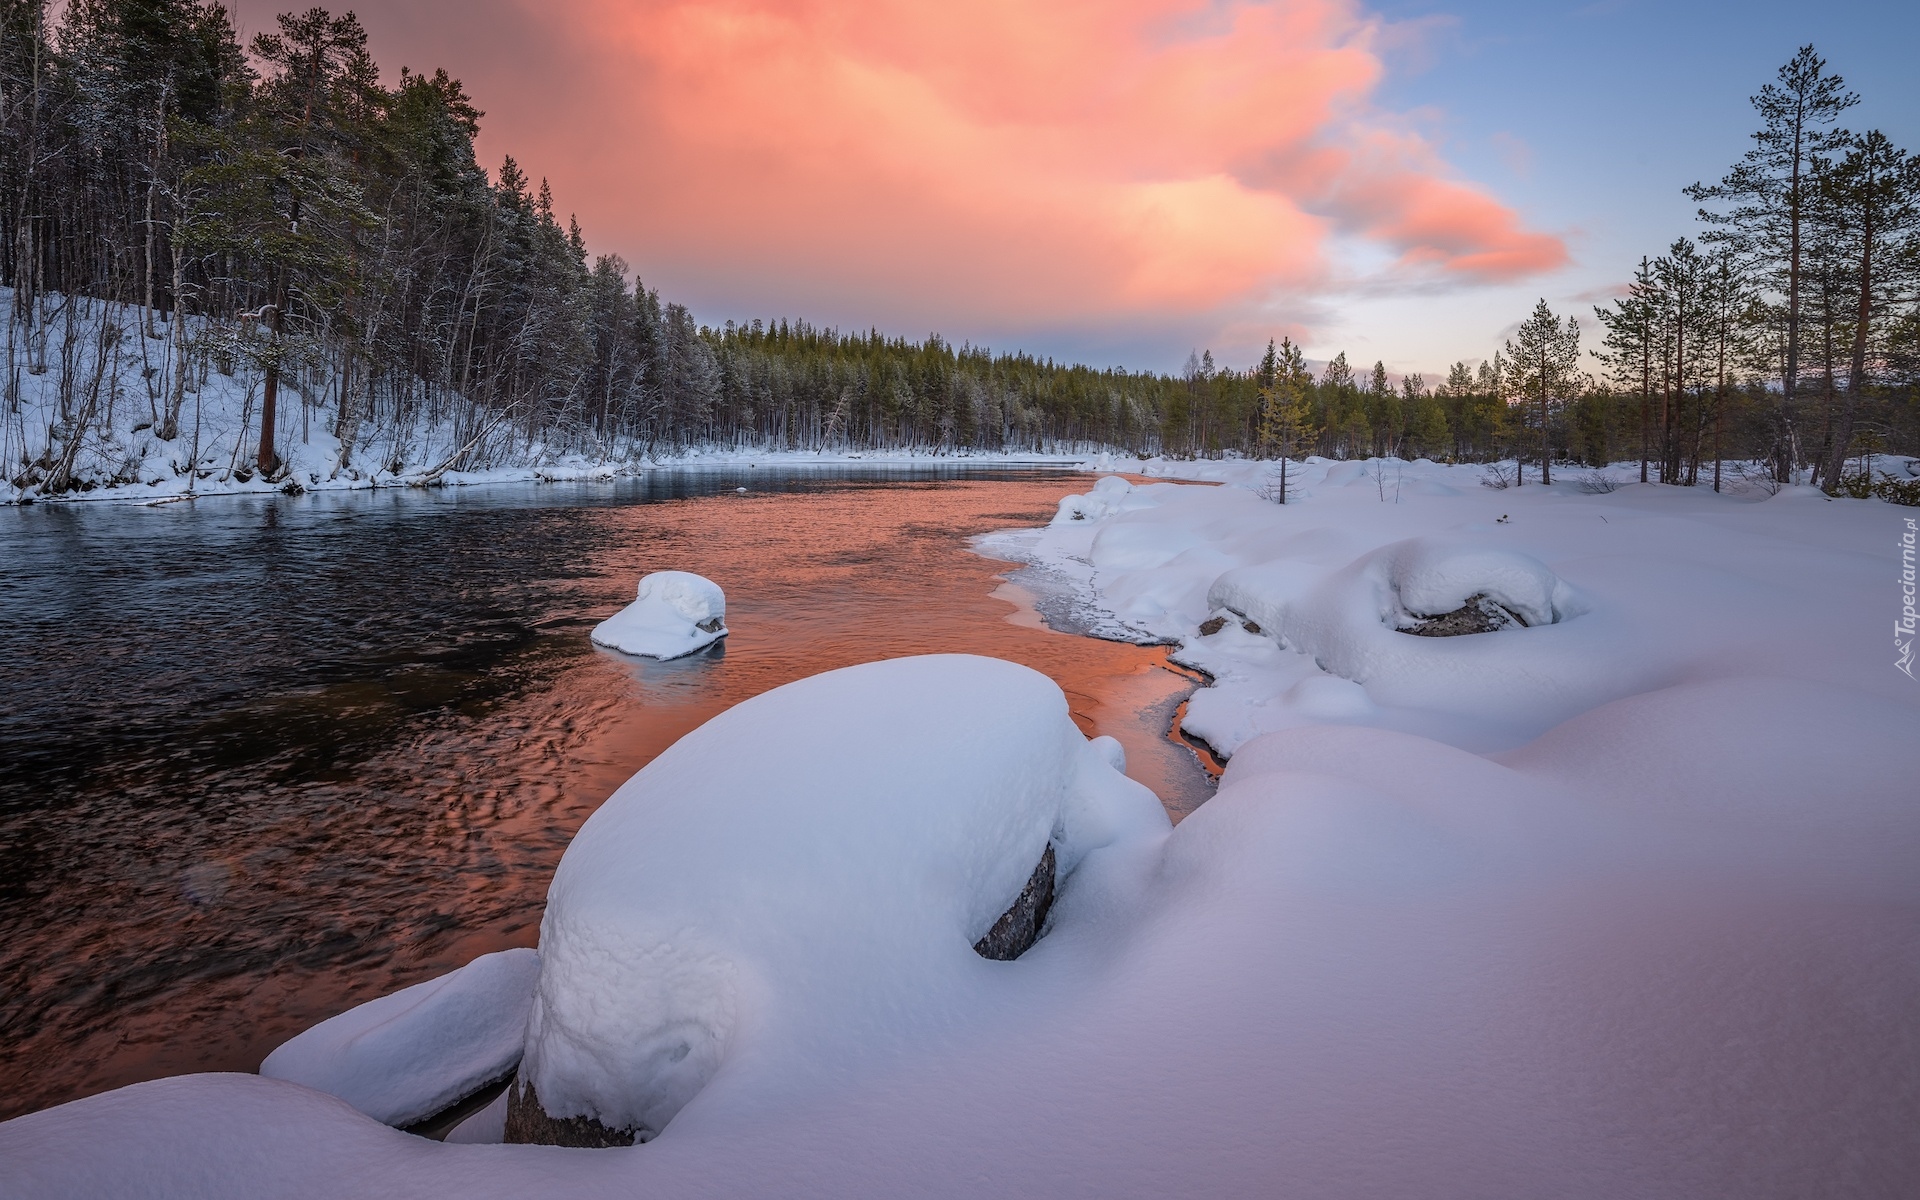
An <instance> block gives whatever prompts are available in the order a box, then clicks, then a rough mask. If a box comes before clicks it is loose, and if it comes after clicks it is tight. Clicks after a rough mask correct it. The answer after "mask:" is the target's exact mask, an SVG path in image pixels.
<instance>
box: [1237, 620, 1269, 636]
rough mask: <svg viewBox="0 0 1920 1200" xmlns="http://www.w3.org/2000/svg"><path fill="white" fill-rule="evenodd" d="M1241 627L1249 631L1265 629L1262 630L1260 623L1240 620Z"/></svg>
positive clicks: (1256, 631) (1257, 631)
mask: <svg viewBox="0 0 1920 1200" xmlns="http://www.w3.org/2000/svg"><path fill="white" fill-rule="evenodd" d="M1240 628H1242V629H1244V630H1246V631H1247V632H1248V633H1261V632H1263V631H1262V630H1261V628H1260V626H1258V625H1256V624H1254V623H1253V622H1252V621H1242V622H1240Z"/></svg>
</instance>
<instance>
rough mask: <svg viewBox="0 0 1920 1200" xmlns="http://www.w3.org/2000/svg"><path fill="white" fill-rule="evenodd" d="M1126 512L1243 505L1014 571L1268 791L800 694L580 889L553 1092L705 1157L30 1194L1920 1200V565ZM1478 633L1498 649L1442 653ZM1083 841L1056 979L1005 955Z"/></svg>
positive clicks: (1189, 497) (880, 706)
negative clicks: (1118, 769)
mask: <svg viewBox="0 0 1920 1200" xmlns="http://www.w3.org/2000/svg"><path fill="white" fill-rule="evenodd" d="M1109 465H1112V466H1124V467H1129V468H1132V469H1144V470H1146V471H1148V472H1149V473H1156V474H1167V473H1173V472H1180V471H1188V472H1194V473H1206V474H1209V475H1211V476H1212V477H1213V478H1214V479H1215V480H1216V481H1217V482H1220V483H1223V484H1224V485H1225V486H1217V487H1186V486H1178V485H1172V484H1151V485H1146V486H1139V487H1135V486H1131V485H1128V484H1126V483H1125V482H1124V481H1121V480H1112V481H1102V482H1100V483H1099V484H1097V485H1096V486H1095V487H1094V488H1092V489H1091V491H1090V492H1089V493H1088V494H1087V495H1085V496H1082V497H1075V498H1070V499H1069V500H1068V501H1066V502H1064V503H1063V504H1062V506H1061V512H1060V515H1059V517H1058V518H1057V519H1056V520H1055V522H1054V523H1053V524H1052V525H1050V526H1049V527H1047V529H1045V530H1043V531H1025V532H1020V533H1011V534H1005V535H998V536H996V537H994V538H992V539H990V540H989V542H988V543H987V545H986V546H985V547H983V548H987V549H991V550H992V551H993V552H994V553H996V554H1008V553H1013V554H1017V555H1019V556H1021V557H1022V558H1024V559H1025V560H1027V561H1030V562H1033V563H1035V564H1036V566H1035V568H1034V572H1035V575H1036V578H1037V582H1038V583H1039V584H1040V585H1042V586H1047V587H1052V588H1054V589H1055V590H1056V592H1057V594H1058V595H1059V596H1061V597H1063V598H1064V600H1063V603H1065V604H1067V605H1068V606H1070V607H1071V608H1073V609H1074V610H1075V611H1077V613H1078V614H1079V616H1080V617H1081V618H1082V619H1083V620H1085V622H1086V623H1087V624H1089V625H1092V626H1096V627H1098V630H1099V631H1100V632H1102V633H1105V634H1108V635H1111V636H1131V637H1139V638H1149V637H1150V638H1156V639H1164V640H1169V641H1175V642H1178V643H1180V650H1179V651H1178V654H1179V657H1180V658H1181V659H1182V660H1183V661H1189V662H1192V663H1194V664H1197V665H1199V666H1202V667H1204V668H1205V669H1206V670H1207V671H1209V672H1211V673H1212V674H1213V675H1214V676H1215V677H1216V679H1217V681H1218V682H1217V685H1216V686H1214V687H1212V688H1209V689H1205V690H1203V691H1201V692H1200V693H1199V694H1198V695H1197V696H1196V697H1195V700H1194V701H1193V703H1192V704H1191V705H1190V706H1189V716H1188V722H1189V725H1190V726H1191V727H1193V728H1194V729H1195V730H1196V731H1197V732H1200V733H1201V734H1202V735H1203V736H1205V737H1207V738H1208V740H1209V741H1212V742H1213V743H1214V744H1215V745H1216V746H1218V747H1219V748H1220V749H1221V750H1222V751H1223V752H1226V753H1230V754H1231V755H1232V760H1231V762H1230V764H1229V766H1228V769H1227V772H1226V775H1225V777H1224V778H1223V780H1222V781H1221V784H1220V788H1219V791H1218V793H1217V795H1216V796H1215V797H1214V798H1213V799H1212V800H1210V801H1208V802H1207V803H1206V804H1205V805H1203V806H1202V807H1201V808H1200V809H1199V810H1197V811H1196V812H1195V813H1193V814H1192V815H1191V816H1189V817H1187V818H1186V819H1185V820H1184V821H1182V822H1181V824H1180V825H1179V826H1177V827H1169V826H1168V825H1167V823H1166V822H1165V820H1164V818H1161V817H1160V816H1159V814H1158V812H1157V810H1155V809H1154V808H1153V807H1152V806H1151V805H1150V804H1148V803H1146V798H1145V797H1144V796H1143V795H1141V794H1140V793H1139V792H1138V791H1137V788H1135V787H1134V785H1129V784H1127V783H1126V782H1125V781H1124V780H1122V779H1121V778H1120V776H1119V775H1117V774H1116V773H1114V771H1113V770H1112V764H1113V762H1114V759H1115V754H1114V750H1115V748H1114V747H1112V746H1108V745H1104V744H1101V743H1087V742H1085V741H1084V740H1082V739H1081V738H1080V737H1079V735H1078V734H1077V733H1076V732H1075V731H1074V730H1073V728H1072V726H1071V724H1070V722H1068V721H1067V719H1066V704H1065V699H1064V697H1062V696H1061V695H1060V693H1059V692H1058V690H1057V689H1056V688H1054V687H1053V685H1052V684H1051V683H1049V682H1048V681H1046V680H1045V679H1044V678H1041V677H1039V676H1035V675H1033V673H1031V672H1028V671H1026V670H1025V669H1024V668H1018V667H1013V666H1011V665H1008V664H1001V663H993V662H990V661H987V660H980V659H974V658H964V657H963V658H940V659H910V660H902V661H898V662H893V663H886V664H880V665H878V666H869V667H861V668H853V669H850V670H847V671H842V672H836V673H833V674H831V675H828V676H822V677H818V678H816V679H812V680H804V681H801V682H800V683H797V684H793V685H789V687H787V688H783V689H779V690H778V691H775V692H772V693H768V694H767V695H766V696H762V697H760V698H758V699H756V700H753V701H749V702H748V703H747V704H744V705H742V706H740V707H739V708H737V709H735V710H733V711H731V712H729V713H727V714H724V715H723V716H721V717H719V718H716V719H715V720H714V721H713V722H711V723H709V724H708V725H707V726H704V727H703V728H702V729H701V730H699V731H697V732H696V733H694V734H692V735H690V736H689V737H688V738H687V739H685V740H684V741H683V742H681V743H680V744H679V745H678V746H676V747H675V748H674V750H672V751H670V752H669V753H668V754H667V755H664V756H662V757H661V758H660V759H659V760H658V761H656V763H654V764H653V765H652V766H649V767H648V768H647V769H646V770H645V771H643V772H642V773H641V774H640V775H639V776H636V777H635V779H634V780H632V781H631V782H630V783H628V784H627V785H626V787H624V788H622V789H621V791H620V792H619V793H618V794H617V795H616V797H615V798H614V799H613V800H612V801H610V802H609V804H608V805H607V806H606V807H605V808H604V809H602V810H601V812H600V814H598V815H596V816H595V817H594V818H593V819H592V820H590V821H589V822H588V824H587V825H586V826H585V827H584V828H583V830H582V832H581V835H580V837H579V839H578V840H577V841H576V843H575V845H574V847H573V848H572V849H570V850H569V852H568V855H567V858H566V859H565V860H564V861H563V863H562V865H561V868H560V870H559V873H558V875H557V877H556V881H555V885H554V889H553V892H552V894H551V899H550V908H549V912H548V916H547V922H546V924H545V925H544V926H543V936H542V946H541V960H540V979H539V984H538V989H537V996H538V999H537V1000H536V1001H535V1011H534V1016H533V1017H532V1019H531V1021H530V1029H531V1030H532V1037H531V1040H530V1041H529V1043H528V1050H529V1054H530V1058H529V1060H528V1061H527V1062H526V1063H523V1066H522V1070H523V1074H524V1075H527V1076H528V1077H531V1078H533V1079H535V1080H536V1081H537V1084H536V1086H537V1087H538V1088H539V1090H540V1091H541V1093H542V1095H543V1097H545V1096H547V1095H549V1094H550V1095H551V1096H552V1097H553V1103H554V1104H555V1105H556V1106H558V1107H559V1108H560V1109H563V1110H565V1111H564V1112H563V1113H560V1114H557V1115H566V1114H568V1113H584V1114H590V1115H592V1114H597V1115H599V1116H602V1117H605V1118H607V1119H608V1120H610V1121H612V1122H614V1123H622V1122H636V1123H639V1124H641V1125H643V1126H644V1125H646V1124H647V1122H649V1121H654V1122H658V1123H660V1124H664V1126H665V1127H664V1130H663V1131H662V1132H660V1133H659V1136H658V1137H655V1138H653V1139H652V1140H651V1141H648V1142H646V1144H644V1145H636V1146H633V1147H629V1148H622V1149H603V1150H565V1149H558V1148H553V1147H532V1146H512V1145H489V1144H472V1143H473V1141H474V1139H480V1140H482V1141H484V1140H486V1139H488V1138H491V1137H497V1136H498V1132H497V1123H498V1122H499V1121H500V1120H501V1119H502V1118H501V1116H500V1113H499V1112H493V1113H491V1114H484V1113H483V1114H482V1117H478V1118H475V1119H474V1120H473V1121H472V1122H470V1123H469V1127H463V1129H462V1130H461V1131H460V1132H461V1136H458V1137H456V1138H455V1139H454V1141H453V1143H452V1144H441V1143H435V1142H430V1141H426V1140H424V1139H420V1138H416V1137H412V1136H410V1135H407V1134H404V1133H401V1132H399V1131H397V1130H394V1129H390V1128H387V1127H385V1126H383V1125H381V1124H379V1123H378V1122H377V1121H375V1120H373V1119H372V1118H371V1117H368V1116H366V1115H363V1114H362V1113H361V1112H358V1111H356V1110H355V1109H354V1108H353V1107H351V1106H350V1105H349V1104H348V1103H347V1102H345V1101H344V1100H341V1099H337V1098H335V1097H333V1096H329V1095H326V1094H323V1093H321V1092H319V1091H315V1090H312V1089H309V1088H306V1087H302V1086H299V1085H296V1084H293V1083H288V1082H285V1081H282V1080H275V1079H264V1078H260V1077H256V1076H246V1075H200V1076H186V1077H181V1078H176V1079H168V1080H160V1081H156V1082H152V1083H146V1084H140V1085H136V1086H134V1087H130V1088H124V1089H121V1090H119V1091H116V1092H112V1093H108V1094H106V1095H102V1096H97V1097H93V1098H90V1099H87V1100H82V1101H78V1102H76V1103H73V1104H69V1105H65V1106H62V1107H59V1108H55V1109H50V1110H47V1111H45V1112H40V1113H35V1114H30V1115H28V1116H25V1117H21V1118H18V1119H16V1120H13V1121H10V1122H7V1123H5V1124H0V1163H4V1164H5V1167H6V1170H5V1171H4V1172H0V1194H6V1195H9V1196H11V1195H20V1196H76V1197H78V1196H89V1197H92V1196H121V1195H151V1196H208V1197H226V1196H338V1195H362V1194H364V1195H409V1196H432V1195H446V1196H460V1197H469V1198H471V1197H486V1196H501V1197H514V1198H516V1200H523V1198H525V1197H531V1196H546V1195H555V1196H559V1195H566V1196H602V1195H605V1196H614V1195H648V1196H660V1197H674V1196H730V1197H736V1196H772V1195H779V1196H823V1197H825V1196H833V1197H845V1196H876V1197H878V1196H889V1197H890V1196H901V1195H938V1196H947V1195H951V1196H980V1195H1007V1194H1019V1195H1029V1194H1033V1195H1063V1196H1088V1197H1095V1196H1098V1197H1107V1196H1156V1197H1158V1196H1195V1197H1202V1196H1204V1197H1215V1196H1248V1197H1255V1196H1258V1197H1273V1196H1300V1197H1333V1196H1355V1197H1380V1196H1408V1197H1422V1198H1427V1197H1538V1196H1579V1197H1586V1196H1591V1197H1607V1198H1612V1197H1619V1196H1635V1197H1676V1198H1678V1197H1776V1196H1777V1197H1807V1196H1834V1197H1842V1196H1845V1197H1883V1196H1884V1197H1898V1196H1910V1195H1913V1194H1915V1193H1916V1192H1917V1191H1920V1139H1916V1138H1915V1137H1914V1136H1913V1131H1914V1130H1915V1129H1916V1128H1920V870H1916V869H1915V866H1916V863H1920V804H1917V803H1916V801H1915V788H1914V769H1915V768H1914V766H1913V763H1912V756H1911V747H1912V745H1913V744H1914V739H1915V734H1916V732H1920V690H1917V685H1916V684H1915V683H1914V682H1913V681H1912V680H1911V679H1910V678H1909V677H1908V676H1906V675H1905V674H1903V673H1902V672H1901V671H1900V670H1899V669H1897V668H1896V666H1895V648H1894V646H1893V644H1892V642H1893V640H1894V639H1890V638H1889V637H1888V633H1889V632H1890V629H1889V627H1890V626H1894V625H1897V624H1898V622H1900V620H1901V619H1902V611H1901V610H1902V605H1903V604H1909V605H1910V604H1911V592H1908V593H1906V597H1907V598H1906V599H1904V600H1903V593H1902V586H1903V585H1902V571H1903V562H1902V549H1903V547H1902V538H1903V537H1906V536H1909V535H1910V532H1911V531H1912V530H1913V528H1914V526H1913V524H1912V521H1913V518H1914V517H1916V516H1920V513H1916V512H1915V511H1914V510H1911V509H1903V508H1898V507H1895V506H1891V505H1888V504H1885V503H1882V502H1880V501H1853V500H1838V501H1835V500H1828V499H1827V498H1825V497H1824V496H1821V495H1819V494H1817V493H1812V492H1809V491H1807V490H1804V489H1793V488H1790V489H1787V490H1784V491H1782V492H1780V493H1779V494H1777V495H1769V494H1768V493H1767V492H1765V491H1761V490H1755V491H1749V492H1743V493H1738V494H1732V495H1725V496H1715V495H1713V494H1712V493H1710V492H1708V491H1706V490H1705V489H1679V488H1664V487H1660V486H1658V485H1654V486H1641V485H1637V484H1629V485H1626V486H1621V487H1618V488H1617V489H1615V490H1612V491H1605V490H1601V489H1600V488H1599V487H1598V486H1590V487H1584V488H1583V487H1582V486H1581V483H1579V482H1565V483H1557V484H1556V485H1555V486H1553V487H1551V488H1546V487H1540V486H1538V485H1537V484H1535V483H1532V482H1529V483H1527V484H1526V485H1525V486H1523V487H1521V488H1519V489H1513V488H1508V489H1505V490H1492V489H1488V488H1485V487H1482V486H1480V478H1481V474H1482V472H1481V470H1480V469H1479V468H1466V467H1440V466H1435V465H1432V464H1425V463H1412V464H1401V463H1391V462H1390V463H1386V464H1379V463H1349V464H1330V463H1321V462H1316V463H1309V464H1306V465H1304V466H1299V467H1296V471H1297V472H1298V478H1297V483H1298V484H1299V488H1298V490H1297V491H1296V492H1295V493H1294V495H1293V497H1292V500H1293V502H1292V503H1289V504H1288V505H1286V506H1284V507H1282V506H1279V505H1276V504H1274V503H1272V502H1271V501H1270V500H1269V499H1265V498H1263V497H1262V495H1261V494H1260V492H1262V491H1266V493H1267V494H1268V495H1272V494H1273V493H1272V490H1271V488H1270V486H1269V485H1268V474H1267V472H1268V468H1266V467H1264V466H1261V465H1257V464H1245V463H1224V464H1221V463H1215V464H1140V463H1124V464H1123V463H1112V464H1109ZM1912 544H1913V543H1912V541H1908V542H1907V543H1906V546H1907V547H1911V546H1912ZM1911 561H1912V560H1911V558H1908V559H1907V560H1906V565H1905V568H1904V569H1906V570H1908V571H1909V572H1910V571H1911ZM1911 578H1912V576H1911V574H1908V576H1907V579H1908V580H1911ZM1469 601H1471V602H1472V603H1468V602H1469ZM1449 605H1454V606H1456V607H1457V608H1470V609H1474V610H1475V611H1476V612H1478V613H1479V614H1480V615H1481V616H1482V617H1485V618H1486V620H1487V623H1488V624H1489V625H1493V626H1503V627H1500V628H1495V629H1493V630H1492V631H1491V632H1484V633H1472V634H1467V635H1464V636H1458V637H1425V636H1416V635H1415V634H1414V633H1412V632H1409V631H1410V630H1413V629H1416V628H1420V627H1421V626H1422V624H1423V622H1426V621H1428V620H1430V619H1432V618H1435V617H1440V616H1443V615H1444V612H1443V611H1440V610H1446V611H1452V610H1447V609H1446V606H1449ZM1489 605H1490V606H1492V607H1491V608H1490V609H1488V608H1486V607H1485V606H1489ZM1249 625H1251V626H1254V627H1256V628H1257V632H1256V631H1255V630H1252V629H1249V628H1248V626H1249ZM1043 842H1046V843H1051V844H1053V845H1054V846H1055V847H1056V849H1057V851H1058V852H1059V855H1060V857H1059V859H1058V864H1059V865H1058V868H1057V871H1058V873H1057V876H1056V878H1057V880H1058V885H1059V894H1058V899H1057V900H1056V902H1055V904H1054V907H1053V910H1052V916H1051V918H1050V921H1049V925H1048V928H1047V932H1046V935H1045V936H1044V937H1043V938H1041V940H1040V941H1039V942H1038V943H1037V944H1036V945H1034V946H1033V948H1032V949H1031V950H1029V951H1028V952H1027V953H1026V954H1024V955H1023V956H1022V957H1020V958H1019V959H1017V960H1016V961H1011V962H990V961H987V960H985V959H982V958H980V957H978V956H977V955H974V954H973V953H972V952H971V950H970V949H969V942H970V941H971V940H972V939H973V938H975V937H976V936H978V935H979V933H980V931H981V927H982V925H983V923H984V922H987V921H989V920H991V919H992V916H993V914H994V913H995V912H997V911H999V910H1000V909H1001V908H1003V907H1004V906H1005V904H1006V902H1007V901H1008V900H1009V899H1010V898H1011V896H1012V893H1013V892H1014V891H1015V890H1017V889H1018V887H1019V881H1020V880H1021V879H1023V878H1025V877H1026V874H1027V872H1028V871H1030V870H1031V869H1032V866H1033V863H1032V858H1033V855H1034V854H1035V852H1036V851H1037V850H1038V849H1039V848H1040V846H1041V845H1042V843H1043ZM348 1024H350V1025H352V1026H353V1027H354V1028H359V1027H360V1023H356V1022H349V1023H348ZM323 1028H324V1027H323ZM482 1118H485V1119H482Z"/></svg>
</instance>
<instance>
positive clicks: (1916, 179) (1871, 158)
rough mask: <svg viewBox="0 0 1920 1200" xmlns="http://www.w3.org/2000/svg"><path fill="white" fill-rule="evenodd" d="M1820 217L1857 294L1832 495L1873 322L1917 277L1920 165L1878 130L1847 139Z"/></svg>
mask: <svg viewBox="0 0 1920 1200" xmlns="http://www.w3.org/2000/svg"><path fill="white" fill-rule="evenodd" d="M1819 213H1820V220H1821V222H1822V223H1823V224H1824V225H1826V226H1827V227H1828V229H1829V230H1830V231H1831V233H1832V235H1833V237H1834V239H1835V240H1836V241H1837V242H1838V243H1839V249H1840V251H1841V253H1842V255H1843V256H1844V260H1845V262H1846V264H1847V266H1848V267H1850V268H1851V269H1850V271H1849V274H1850V275H1851V276H1852V278H1851V279H1850V280H1849V281H1848V283H1849V286H1850V288H1851V290H1852V292H1853V295H1854V306H1853V313H1852V318H1853V320H1852V325H1853V328H1852V336H1851V339H1850V342H1851V344H1850V346H1849V349H1848V354H1847V387H1846V391H1845V392H1844V393H1843V395H1842V397H1841V399H1840V404H1839V408H1838V411H1837V412H1836V414H1835V415H1834V420H1833V429H1832V440H1831V442H1830V444H1829V446H1828V448H1827V457H1826V461H1825V463H1823V464H1819V467H1820V469H1819V479H1818V482H1819V484H1820V486H1822V487H1824V488H1825V489H1826V490H1827V491H1829V492H1833V491H1837V490H1838V489H1839V487H1840V479H1841V476H1842V474H1843V473H1844V470H1845V467H1846V462H1847V456H1848V454H1849V452H1850V450H1851V448H1852V444H1853V437H1854V426H1855V422H1856V420H1857V419H1858V416H1859V412H1860V401H1861V398H1862V396H1863V395H1864V394H1865V392H1866V389H1867V384H1868V353H1869V347H1870V346H1872V345H1874V344H1875V342H1876V339H1875V337H1874V332H1875V322H1876V320H1877V319H1879V318H1881V317H1882V316H1883V315H1884V314H1885V313H1886V311H1887V309H1888V308H1889V307H1890V304H1891V302H1892V301H1894V300H1895V299H1896V297H1898V296H1899V295H1900V294H1901V291H1902V289H1904V288H1907V287H1910V286H1911V284H1912V283H1913V282H1914V281H1915V279H1916V277H1917V276H1920V270H1917V269H1916V268H1917V267H1920V264H1916V263H1915V257H1916V255H1915V252H1916V249H1920V244H1917V243H1916V242H1915V240H1914V233H1915V230H1916V229H1920V160H1916V159H1914V158H1912V157H1910V156H1909V155H1908V154H1907V152H1906V151H1904V150H1901V149H1898V148H1897V147H1895V146H1894V145H1893V143H1892V142H1891V141H1889V140H1888V139H1887V137H1886V135H1885V134H1883V133H1881V132H1880V131H1879V130H1877V129H1876V130H1872V131H1870V132H1868V133H1866V134H1864V135H1862V136H1860V137H1857V138H1854V139H1852V140H1851V143H1850V144H1849V145H1848V147H1847V152H1846V156H1845V157H1844V158H1843V159H1842V160H1841V161H1840V162H1838V163H1836V164H1834V165H1833V166H1832V167H1831V169H1829V170H1827V171H1825V172H1823V176H1822V179H1821V187H1820V202H1819Z"/></svg>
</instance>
